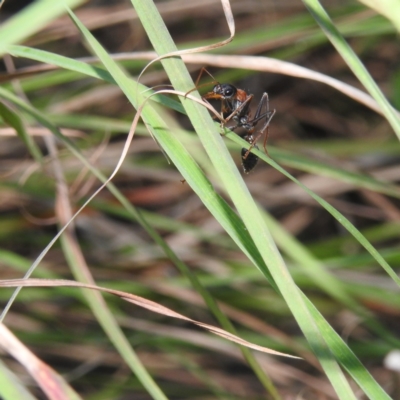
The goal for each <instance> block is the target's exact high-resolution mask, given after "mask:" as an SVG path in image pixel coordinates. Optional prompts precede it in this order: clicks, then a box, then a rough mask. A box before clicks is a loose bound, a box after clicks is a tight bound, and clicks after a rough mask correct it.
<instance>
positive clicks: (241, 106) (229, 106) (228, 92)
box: [196, 67, 275, 174]
mask: <svg viewBox="0 0 400 400" xmlns="http://www.w3.org/2000/svg"><path fill="white" fill-rule="evenodd" d="M204 72H206V73H207V74H208V75H210V76H211V77H212V78H213V79H214V77H213V76H212V75H211V74H210V72H208V71H207V70H206V69H205V68H204V67H203V68H202V69H201V71H200V74H199V77H198V78H197V80H196V88H199V86H198V83H199V80H200V78H201V76H202V74H203V73H204ZM214 83H215V86H214V88H213V90H212V91H211V92H208V93H206V94H205V95H204V96H202V98H203V99H204V100H209V99H216V100H221V113H222V116H223V118H224V120H223V121H221V125H225V124H226V123H227V122H229V121H230V120H233V121H234V123H235V125H234V126H232V127H230V130H232V131H234V130H235V129H237V128H243V129H244V130H245V131H246V134H245V135H244V136H243V139H244V140H246V141H247V142H248V143H249V144H250V147H249V149H246V148H242V151H241V157H242V166H243V171H244V173H245V174H248V173H249V172H250V171H252V170H253V169H254V168H255V166H256V165H257V162H258V157H257V156H256V155H255V154H253V153H251V149H252V148H253V147H255V148H256V149H258V146H257V144H256V143H257V141H258V139H260V137H261V136H262V135H264V134H265V138H264V143H263V147H264V151H265V153H266V154H268V151H267V148H266V145H267V139H268V127H269V124H270V122H271V119H272V117H273V116H274V114H275V110H273V111H270V110H269V100H268V94H267V93H264V94H263V95H262V97H261V100H260V103H259V104H258V106H257V110H256V113H255V114H254V117H251V116H250V103H251V101H252V100H253V98H254V95H252V94H248V93H246V91H244V90H242V89H238V88H236V87H235V86H233V85H230V84H228V83H219V82H217V81H215V80H214ZM264 108H265V111H263V109H264ZM264 118H265V120H266V121H265V123H264V125H263V127H262V128H261V130H260V131H258V132H257V134H254V132H255V130H256V126H257V124H258V122H259V121H261V120H262V119H264Z"/></svg>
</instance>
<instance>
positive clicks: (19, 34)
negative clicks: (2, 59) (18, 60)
mask: <svg viewBox="0 0 400 400" xmlns="http://www.w3.org/2000/svg"><path fill="white" fill-rule="evenodd" d="M84 2H85V0H59V1H54V0H39V1H35V2H33V3H32V4H31V5H29V6H27V7H25V8H24V9H23V10H22V11H20V12H19V13H17V14H16V15H15V16H14V17H12V18H10V19H9V20H7V21H6V22H5V23H3V24H2V26H1V28H0V56H2V55H3V54H5V53H6V52H7V47H8V46H9V45H10V44H15V43H19V42H22V41H23V40H24V39H27V38H28V37H29V36H31V35H33V34H34V33H36V32H38V31H39V30H41V29H42V28H43V27H44V26H45V25H46V24H48V23H49V22H50V21H52V20H53V19H55V18H57V17H59V16H60V15H63V14H65V12H66V9H65V6H68V7H71V8H74V7H76V6H78V5H79V4H82V3H84ZM33 21H34V23H33Z"/></svg>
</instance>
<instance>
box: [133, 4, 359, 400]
mask: <svg viewBox="0 0 400 400" xmlns="http://www.w3.org/2000/svg"><path fill="white" fill-rule="evenodd" d="M132 3H133V4H134V6H135V9H136V11H137V13H138V15H139V18H140V20H141V22H142V24H143V26H144V28H145V29H146V32H147V34H148V36H149V39H150V41H151V42H152V44H153V46H154V48H155V50H156V52H157V53H158V54H159V55H161V54H167V53H170V52H173V51H176V47H175V45H174V43H173V41H172V39H171V37H170V36H169V33H168V31H167V29H166V27H165V25H164V22H163V21H162V19H161V17H160V15H159V13H158V11H157V9H156V8H155V6H154V4H153V3H152V2H151V1H132ZM162 64H163V67H164V68H165V70H166V72H167V74H168V76H169V78H170V80H171V82H172V84H173V86H174V87H175V89H177V90H180V91H183V92H185V91H188V90H190V89H191V88H192V87H193V83H192V80H191V78H190V75H189V73H188V71H187V69H186V68H185V66H184V64H183V62H182V61H181V60H179V59H166V60H163V61H162ZM183 105H184V107H185V109H186V112H187V114H188V116H189V118H190V120H191V122H192V124H193V126H194V128H195V130H196V132H197V133H198V135H199V137H200V140H201V141H202V143H203V146H204V148H205V149H206V151H207V153H208V155H209V157H210V159H211V161H212V163H213V165H214V167H215V169H216V171H217V173H218V175H219V177H220V178H221V181H222V182H223V184H224V186H225V188H226V190H227V192H228V193H229V195H230V197H231V199H232V201H233V203H234V204H235V206H236V208H237V210H238V212H239V214H240V215H241V217H242V219H243V221H244V223H245V225H246V227H247V229H248V231H249V233H250V235H251V237H252V239H253V240H254V242H255V244H256V246H257V248H258V250H259V252H260V254H261V255H262V257H263V259H264V261H265V263H266V264H267V265H268V266H269V270H270V273H271V274H272V276H273V278H274V280H275V282H276V283H277V285H278V287H279V289H280V292H281V293H282V295H283V296H284V298H285V300H286V302H287V304H288V306H289V307H290V309H291V311H292V312H293V314H294V316H295V318H296V320H297V322H298V324H299V325H300V327H301V329H302V331H303V332H304V334H305V336H306V337H307V339H308V341H309V344H310V345H311V347H312V348H313V350H314V352H315V353H316V354H317V356H318V358H319V360H320V362H321V364H322V365H323V367H324V369H325V372H326V373H327V375H328V377H329V379H330V380H331V382H332V384H333V386H334V387H335V390H336V391H337V393H338V394H339V396H340V397H341V398H343V399H351V398H355V396H354V394H353V392H352V390H351V389H350V386H349V385H348V383H347V381H346V379H345V377H344V375H343V373H342V371H341V370H340V367H339V366H338V365H337V363H336V362H335V360H334V359H333V357H332V355H331V353H330V351H329V349H328V348H327V346H326V344H325V342H324V340H323V338H322V337H321V335H320V332H319V330H318V328H317V326H316V325H315V322H314V320H313V318H312V317H311V315H310V313H309V310H308V309H307V307H306V305H305V303H304V302H303V299H302V297H301V295H300V292H299V291H298V289H297V287H296V285H295V284H294V282H293V280H292V278H291V276H290V274H289V273H288V271H287V269H286V266H285V264H284V262H283V259H282V257H281V255H280V254H279V252H278V250H277V248H276V245H275V243H274V242H273V240H272V238H271V235H270V233H269V231H268V229H267V227H266V225H265V223H264V222H263V220H262V218H261V216H260V214H259V211H258V209H257V207H256V205H255V204H254V201H253V199H252V198H251V196H250V193H249V192H248V190H247V187H246V186H245V184H244V182H243V180H242V178H241V176H240V175H239V173H238V171H237V169H236V166H235V165H234V164H233V161H232V159H231V157H230V154H229V153H228V152H227V149H226V147H225V146H224V143H223V141H222V140H221V138H220V135H219V134H216V133H215V129H214V128H213V123H212V120H211V118H210V116H209V115H208V114H207V113H206V112H205V111H206V110H204V109H202V107H199V106H198V105H197V104H194V103H191V102H188V101H183ZM263 272H264V271H263Z"/></svg>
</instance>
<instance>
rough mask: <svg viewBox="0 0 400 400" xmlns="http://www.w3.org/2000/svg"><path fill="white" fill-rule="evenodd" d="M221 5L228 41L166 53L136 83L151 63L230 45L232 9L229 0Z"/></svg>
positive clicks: (232, 32)
mask: <svg viewBox="0 0 400 400" xmlns="http://www.w3.org/2000/svg"><path fill="white" fill-rule="evenodd" d="M221 4H222V9H223V10H224V15H225V19H226V22H227V24H228V28H229V33H230V36H229V38H228V39H225V40H222V41H221V42H218V43H213V44H210V45H207V46H200V47H196V48H192V49H185V50H178V51H173V52H171V53H167V54H163V55H161V56H158V57H156V58H155V59H153V60H151V61H150V62H149V63H148V64H147V65H146V66H145V67H144V68H143V70H142V72H141V73H140V75H139V76H138V79H137V80H138V82H140V78H141V77H142V75H143V74H144V73H145V71H146V70H147V69H148V68H149V67H150V65H152V64H153V63H155V62H157V61H160V60H162V59H164V58H168V57H176V56H182V55H184V54H193V53H203V52H205V51H210V50H213V49H217V48H219V47H223V46H225V45H227V44H228V43H230V42H231V41H232V40H233V38H234V36H235V20H234V18H233V13H232V8H231V5H230V2H229V0H221Z"/></svg>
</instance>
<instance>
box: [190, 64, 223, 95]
mask: <svg viewBox="0 0 400 400" xmlns="http://www.w3.org/2000/svg"><path fill="white" fill-rule="evenodd" d="M204 73H206V74H208V75H209V76H210V77H211V78H212V81H211V82H208V83H204V84H202V85H199V82H200V79H201V77H202V76H203V74H204ZM216 83H218V82H217V81H216V80H215V78H214V77H213V76H212V75H211V73H210V72H208V70H207V69H206V68H205V67H202V68H201V70H200V73H199V75H198V77H197V79H196V83H195V84H194V88H193V89H190V90H189V91H188V92H186V93H185V97H186V96H187V95H188V94H189V93H192V92H194V91H195V90H197V89H199V88H201V87H202V86H206V85H213V84H216Z"/></svg>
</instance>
